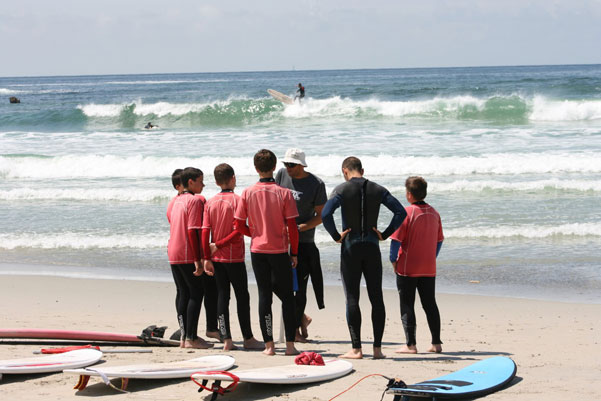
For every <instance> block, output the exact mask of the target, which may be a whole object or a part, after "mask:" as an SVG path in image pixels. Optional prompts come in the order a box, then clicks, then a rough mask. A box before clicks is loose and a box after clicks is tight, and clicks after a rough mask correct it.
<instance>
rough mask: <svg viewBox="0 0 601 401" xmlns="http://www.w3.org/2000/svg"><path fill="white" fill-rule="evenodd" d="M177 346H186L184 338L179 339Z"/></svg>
mask: <svg viewBox="0 0 601 401" xmlns="http://www.w3.org/2000/svg"><path fill="white" fill-rule="evenodd" d="M179 347H180V348H186V340H184V339H181V340H179Z"/></svg>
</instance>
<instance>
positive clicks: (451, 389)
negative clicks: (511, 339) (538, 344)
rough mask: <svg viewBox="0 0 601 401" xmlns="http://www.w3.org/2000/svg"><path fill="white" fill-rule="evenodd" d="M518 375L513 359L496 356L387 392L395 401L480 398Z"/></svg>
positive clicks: (391, 388) (390, 389)
mask: <svg viewBox="0 0 601 401" xmlns="http://www.w3.org/2000/svg"><path fill="white" fill-rule="evenodd" d="M516 372H517V367H516V365H515V362H514V361H513V360H512V359H510V358H506V357H504V356H496V357H493V358H488V359H485V360H483V361H480V362H476V363H474V364H472V365H470V366H467V367H465V368H463V369H461V370H458V371H457V372H453V373H450V374H448V375H444V376H440V377H437V378H436V379H432V380H427V381H424V382H420V383H416V384H411V385H407V386H406V387H403V386H402V385H400V386H399V385H393V386H391V387H389V388H388V390H387V391H386V392H387V393H389V394H394V395H395V397H394V400H395V401H399V400H401V399H408V398H409V397H424V398H432V399H435V400H437V399H450V398H473V397H480V396H483V395H486V394H489V393H492V392H494V391H497V390H500V389H501V388H503V387H504V386H505V385H507V383H509V382H510V381H511V380H512V379H513V378H514V377H515V374H516Z"/></svg>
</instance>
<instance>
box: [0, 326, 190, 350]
mask: <svg viewBox="0 0 601 401" xmlns="http://www.w3.org/2000/svg"><path fill="white" fill-rule="evenodd" d="M0 338H4V339H8V338H10V339H41V340H42V339H43V340H76V341H91V342H94V341H103V342H116V343H121V342H123V343H136V344H140V345H144V344H147V345H170V346H179V341H176V340H167V339H164V338H160V337H153V336H136V335H134V334H121V333H105V332H100V331H81V330H53V329H0Z"/></svg>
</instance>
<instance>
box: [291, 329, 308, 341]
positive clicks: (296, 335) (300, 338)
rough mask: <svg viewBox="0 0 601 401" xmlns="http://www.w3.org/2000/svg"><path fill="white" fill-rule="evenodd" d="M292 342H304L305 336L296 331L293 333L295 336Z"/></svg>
mask: <svg viewBox="0 0 601 401" xmlns="http://www.w3.org/2000/svg"><path fill="white" fill-rule="evenodd" d="M294 342H296V343H306V342H307V338H306V337H303V335H302V334H301V333H299V332H298V331H297V332H296V334H295V336H294Z"/></svg>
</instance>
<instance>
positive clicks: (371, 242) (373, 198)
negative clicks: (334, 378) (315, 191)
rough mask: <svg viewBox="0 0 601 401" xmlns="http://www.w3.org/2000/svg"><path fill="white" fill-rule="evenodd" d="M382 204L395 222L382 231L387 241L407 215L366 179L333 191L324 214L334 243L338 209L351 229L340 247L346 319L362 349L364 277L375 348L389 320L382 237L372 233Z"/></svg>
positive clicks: (337, 237) (344, 225)
mask: <svg viewBox="0 0 601 401" xmlns="http://www.w3.org/2000/svg"><path fill="white" fill-rule="evenodd" d="M382 204H383V205H384V206H386V207H387V208H388V209H390V211H392V213H393V214H394V216H393V218H392V221H391V222H390V224H389V225H388V227H387V228H386V230H384V232H382V237H383V238H384V239H386V238H388V237H389V236H390V235H391V234H392V233H393V232H394V231H395V230H396V229H397V228H398V227H399V226H400V225H401V224H402V223H403V220H404V219H405V217H406V216H407V212H406V211H405V208H404V207H403V206H402V205H401V203H400V202H399V201H398V200H397V199H396V198H395V197H394V196H392V195H391V194H390V192H388V190H387V189H386V188H384V187H382V186H381V185H378V184H376V183H375V182H371V181H369V180H367V179H365V178H363V177H356V178H351V179H350V180H349V181H347V182H345V183H343V184H340V185H338V186H337V187H336V188H334V191H333V192H332V194H331V196H330V199H329V200H328V202H327V203H326V205H325V206H324V208H323V211H322V213H321V216H322V219H323V226H324V228H325V229H326V230H327V231H328V232H329V233H330V235H331V236H332V238H333V239H334V240H335V241H338V240H340V237H341V236H340V233H339V232H338V230H337V229H336V225H335V224H334V211H335V210H336V209H337V208H338V207H340V208H341V211H342V229H343V231H344V230H346V229H348V228H350V229H351V231H350V232H349V233H348V234H347V235H346V237H345V238H344V240H343V242H342V246H341V252H340V275H341V277H342V283H343V285H344V292H345V295H346V319H347V323H348V327H349V332H350V335H351V341H352V345H353V348H361V310H360V308H359V294H360V284H361V275H363V276H365V284H366V286H367V293H368V296H369V301H370V302H371V306H372V313H371V319H372V325H373V331H374V347H381V346H382V336H383V334H384V325H385V320H386V310H385V307H384V298H383V295H382V256H381V254H380V246H379V238H378V236H377V234H376V232H374V230H373V228H374V227H377V223H378V215H379V213H380V205H382Z"/></svg>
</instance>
